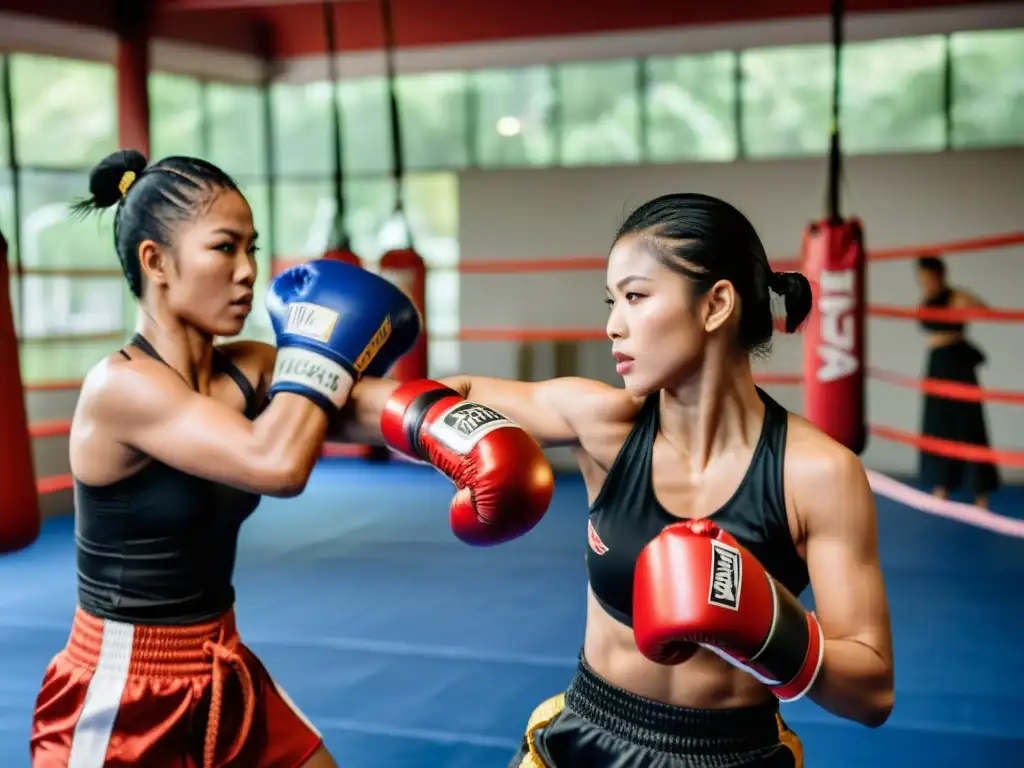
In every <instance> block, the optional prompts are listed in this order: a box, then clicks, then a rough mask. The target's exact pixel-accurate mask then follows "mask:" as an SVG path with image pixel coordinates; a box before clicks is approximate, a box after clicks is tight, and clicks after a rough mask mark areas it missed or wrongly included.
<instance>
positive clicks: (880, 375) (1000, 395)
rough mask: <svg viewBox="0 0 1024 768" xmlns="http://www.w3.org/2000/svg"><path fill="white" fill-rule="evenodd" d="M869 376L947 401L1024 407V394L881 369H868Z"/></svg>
mask: <svg viewBox="0 0 1024 768" xmlns="http://www.w3.org/2000/svg"><path fill="white" fill-rule="evenodd" d="M868 375H869V376H870V377H871V378H873V379H878V380H879V381H884V382H886V383H887V384H895V385H896V386H898V387H910V388H913V389H916V390H917V391H918V392H924V393H925V394H926V395H935V396H936V397H943V398H945V399H947V400H963V401H966V402H970V403H984V402H992V403H1008V404H1011V405H1024V392H1011V391H1009V390H1005V389H982V388H981V387H979V386H976V385H974V384H963V383H961V382H958V381H945V380H943V379H915V378H914V377H912V376H905V375H904V374H902V373H895V372H893V371H883V370H882V369H880V368H868Z"/></svg>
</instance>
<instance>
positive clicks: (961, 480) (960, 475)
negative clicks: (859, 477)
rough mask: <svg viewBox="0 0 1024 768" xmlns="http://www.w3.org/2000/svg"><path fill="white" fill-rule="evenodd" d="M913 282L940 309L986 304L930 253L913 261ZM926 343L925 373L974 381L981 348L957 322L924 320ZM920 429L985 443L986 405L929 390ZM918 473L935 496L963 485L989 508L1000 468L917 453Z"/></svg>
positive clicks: (926, 302) (936, 435)
mask: <svg viewBox="0 0 1024 768" xmlns="http://www.w3.org/2000/svg"><path fill="white" fill-rule="evenodd" d="M917 282H918V285H919V286H920V288H921V306H922V307H924V308H941V309H974V308H983V307H985V304H984V302H982V301H981V300H980V299H979V298H977V297H976V296H974V295H973V294H971V293H969V292H968V291H965V290H963V289H962V288H955V287H953V286H951V285H950V284H949V283H948V282H947V281H946V265H945V263H943V261H942V259H940V258H939V257H938V256H934V255H926V256H922V257H921V258H919V259H918V260H917ZM921 327H922V328H924V330H925V334H926V341H927V344H928V362H927V365H926V367H925V377H926V378H927V379H929V380H932V381H952V382H957V383H959V384H969V385H972V386H975V387H976V386H978V374H977V369H978V367H979V366H980V365H982V364H984V362H985V355H984V354H983V353H982V351H981V350H980V349H979V348H978V347H977V346H975V345H974V344H972V343H971V342H970V341H968V340H967V338H966V336H965V335H964V332H965V329H966V323H964V322H961V321H940V320H922V321H921ZM921 434H922V435H924V436H925V437H934V438H940V439H942V440H949V441H952V442H957V443H966V444H969V445H980V446H986V447H987V446H988V444H989V441H988V429H987V427H986V424H985V409H984V406H983V405H982V403H981V402H975V401H971V400H960V399H953V398H949V397H943V396H941V395H933V394H928V395H925V398H924V412H923V415H922V420H921ZM919 477H920V481H921V483H922V484H923V485H924V487H925V488H928V489H930V490H931V491H932V493H933V494H935V495H936V496H938V497H939V498H943V499H944V498H947V497H948V496H949V494H950V492H952V491H955V490H958V489H959V488H961V487H966V489H967V490H968V491H969V492H970V493H971V494H972V496H973V498H974V503H975V504H977V505H978V506H980V507H987V506H988V500H989V495H990V494H991V493H993V492H994V491H995V490H996V489H998V488H999V470H998V469H997V468H996V466H995V465H994V464H992V463H988V462H974V461H964V460H962V459H957V458H953V457H951V456H941V455H939V454H935V453H929V452H927V451H921V452H920V462H919Z"/></svg>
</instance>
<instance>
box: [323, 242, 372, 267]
mask: <svg viewBox="0 0 1024 768" xmlns="http://www.w3.org/2000/svg"><path fill="white" fill-rule="evenodd" d="M322 258H325V259H328V260H330V261H343V262H345V263H346V264H351V265H352V266H354V267H361V266H363V260H362V259H360V258H359V256H357V255H356V254H355V252H353V251H352V250H351V249H350V248H348V247H346V246H340V247H332V248H328V249H327V251H326V252H325V253H324V255H323V257H322Z"/></svg>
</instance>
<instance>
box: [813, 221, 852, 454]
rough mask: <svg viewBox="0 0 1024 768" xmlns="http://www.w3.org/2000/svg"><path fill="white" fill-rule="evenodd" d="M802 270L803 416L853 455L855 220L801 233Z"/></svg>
mask: <svg viewBox="0 0 1024 768" xmlns="http://www.w3.org/2000/svg"><path fill="white" fill-rule="evenodd" d="M801 259H802V262H803V263H802V269H803V272H804V274H805V275H806V276H807V279H808V280H810V282H811V286H812V288H813V290H814V303H813V306H812V309H811V314H810V316H809V317H808V319H807V323H806V325H805V326H804V377H805V381H804V417H805V418H807V419H808V420H809V421H810V422H811V423H812V424H813V425H814V426H816V427H817V428H818V429H820V430H822V431H823V432H825V433H826V434H827V435H829V436H830V437H832V438H833V439H834V440H837V441H838V442H840V443H842V444H843V445H845V446H846V447H847V448H849V449H850V450H851V451H853V452H854V453H858V454H859V453H861V452H862V451H863V450H864V448H865V446H866V444H867V422H866V410H865V401H864V388H865V383H864V382H865V371H864V349H865V345H864V315H865V306H864V266H865V262H866V259H865V252H864V231H863V228H862V227H861V223H860V221H858V220H857V219H849V220H843V221H839V222H834V221H829V220H825V221H817V222H814V223H812V224H810V225H809V226H808V227H807V229H806V230H805V231H804V237H803V246H802V252H801Z"/></svg>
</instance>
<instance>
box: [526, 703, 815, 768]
mask: <svg viewBox="0 0 1024 768" xmlns="http://www.w3.org/2000/svg"><path fill="white" fill-rule="evenodd" d="M563 709H565V694H564V693H560V694H558V695H557V696H552V697H551V698H550V699H548V700H546V701H544V702H542V703H541V704H539V705H538V706H537V708H536V709H534V710H533V713H532V714H531V715H530V719H529V721H528V722H527V723H526V734H525V736H526V746H527V749H528V752H527V753H526V755H525V756H524V757H523V759H522V761H521V762H520V763H519V768H549V766H548V765H547V764H546V763H545V762H544V760H543V759H542V758H541V756H540V755H539V754H537V743H536V741H535V740H534V737H535V735H536V733H537V731H539V730H540V729H542V728H547V727H548V726H549V725H550V724H551V721H552V720H554V719H555V718H556V717H557V716H558V715H559V714H560V713H561V711H562V710H563ZM775 724H776V726H777V727H778V729H779V742H780V743H781V744H782V745H783V746H784V747H785V748H786V749H788V750H789V751H790V752H791V753H792V754H793V764H794V766H795V768H803V766H804V745H803V742H801V741H800V737H799V736H797V735H796V732H795V731H793V730H792V729H790V727H789V726H788V725H786V721H785V720H783V719H782V715H781V714H776V715H775Z"/></svg>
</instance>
